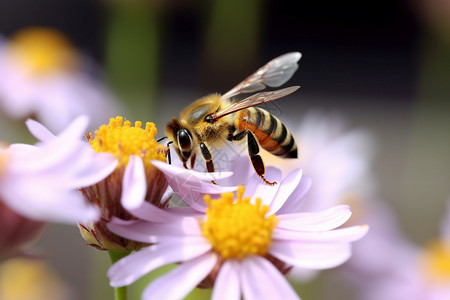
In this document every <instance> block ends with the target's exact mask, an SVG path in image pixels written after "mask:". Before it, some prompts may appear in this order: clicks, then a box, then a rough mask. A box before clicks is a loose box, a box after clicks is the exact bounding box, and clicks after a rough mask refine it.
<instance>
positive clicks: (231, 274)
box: [211, 259, 241, 300]
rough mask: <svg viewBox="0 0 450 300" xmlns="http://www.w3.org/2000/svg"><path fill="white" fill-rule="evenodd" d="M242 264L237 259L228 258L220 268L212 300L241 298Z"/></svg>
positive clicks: (238, 299) (235, 299) (236, 299)
mask: <svg viewBox="0 0 450 300" xmlns="http://www.w3.org/2000/svg"><path fill="white" fill-rule="evenodd" d="M240 273H241V264H240V262H238V261H237V260H234V259H228V260H226V261H225V262H224V263H223V265H222V267H221V268H220V271H219V274H218V275H217V278H216V282H215V284H214V289H213V293H212V297H211V299H212V300H221V299H227V300H240V299H241V284H240V280H241V279H240Z"/></svg>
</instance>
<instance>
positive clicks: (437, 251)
mask: <svg viewBox="0 0 450 300" xmlns="http://www.w3.org/2000/svg"><path fill="white" fill-rule="evenodd" d="M422 266H423V268H424V270H425V274H426V275H427V276H428V278H430V279H431V280H432V281H433V282H435V283H439V282H441V283H446V284H449V283H450V244H449V243H448V242H447V243H445V241H442V240H435V241H432V242H431V243H430V244H429V245H428V246H427V247H426V248H425V251H424V252H423V253H422Z"/></svg>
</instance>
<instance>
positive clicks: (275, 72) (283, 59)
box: [222, 52, 302, 99]
mask: <svg viewBox="0 0 450 300" xmlns="http://www.w3.org/2000/svg"><path fill="white" fill-rule="evenodd" d="M301 57H302V54H301V53H300V52H290V53H286V54H284V55H281V56H279V57H277V58H274V59H272V60H271V61H269V62H268V63H267V64H265V65H264V66H263V67H261V68H259V69H258V71H256V72H255V73H253V74H252V75H250V76H249V77H247V78H246V79H245V80H244V81H242V82H241V83H239V84H238V85H237V86H235V87H234V88H232V89H231V90H230V91H228V92H227V93H226V94H224V95H223V96H222V97H223V98H224V99H228V98H231V97H233V96H236V95H239V94H244V93H254V92H257V91H261V90H263V89H265V88H266V87H267V86H269V87H278V86H280V85H282V84H283V83H285V82H286V81H288V80H289V78H291V77H292V75H293V74H294V72H295V71H296V70H297V68H298V65H297V62H298V61H299V59H300V58H301Z"/></svg>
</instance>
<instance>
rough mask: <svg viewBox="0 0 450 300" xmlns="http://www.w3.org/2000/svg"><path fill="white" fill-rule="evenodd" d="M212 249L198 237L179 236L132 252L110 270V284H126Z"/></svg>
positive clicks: (114, 285)
mask: <svg viewBox="0 0 450 300" xmlns="http://www.w3.org/2000/svg"><path fill="white" fill-rule="evenodd" d="M210 249H211V245H210V244H209V243H206V242H199V241H198V239H197V238H189V237H188V238H179V239H177V240H173V241H172V242H171V243H164V244H156V245H151V246H148V247H147V248H143V249H142V250H139V251H138V252H135V253H132V254H130V255H128V256H126V257H124V258H122V259H121V260H119V261H118V262H116V263H115V264H114V265H113V266H112V267H111V268H109V270H108V273H107V275H108V277H109V279H110V285H111V286H113V287H118V286H126V285H129V284H131V283H133V282H135V281H136V280H137V279H139V278H140V277H142V276H143V275H145V274H147V273H149V272H151V271H153V270H154V269H156V268H159V267H161V266H164V265H166V264H170V263H174V262H183V261H186V260H190V259H193V258H195V257H198V256H200V255H202V254H204V253H206V252H208V251H209V250H210Z"/></svg>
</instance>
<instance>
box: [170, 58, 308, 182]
mask: <svg viewBox="0 0 450 300" xmlns="http://www.w3.org/2000/svg"><path fill="white" fill-rule="evenodd" d="M300 58H301V54H300V53H299V52H292V53H287V54H284V55H282V56H279V57H277V58H275V59H273V60H271V61H270V62H268V63H267V64H266V65H264V66H263V67H261V68H259V69H258V70H257V71H256V72H255V73H253V74H252V75H250V76H249V77H247V78H246V79H245V80H244V81H242V82H241V83H239V84H238V85H236V86H235V87H234V88H232V89H231V90H230V91H228V92H227V93H225V94H224V95H219V94H212V95H209V96H206V97H203V98H200V99H198V100H197V101H195V102H193V103H192V104H191V105H189V106H188V107H186V108H185V109H184V110H183V111H182V112H181V113H180V119H176V118H173V119H172V120H171V121H170V122H169V123H168V124H167V125H166V135H167V137H168V138H169V140H170V142H169V144H170V143H173V145H174V149H175V151H176V153H177V155H178V156H179V158H180V159H181V161H182V162H183V166H184V167H185V168H186V169H187V165H186V162H187V161H188V160H189V159H190V165H191V168H193V166H194V163H195V159H196V156H197V153H198V152H199V153H200V154H201V155H202V157H203V159H204V160H205V162H206V169H207V171H208V172H214V162H213V158H212V155H211V151H210V150H209V149H210V147H215V148H220V147H221V146H223V143H224V142H225V141H240V140H242V139H244V138H247V147H248V154H249V156H250V160H251V162H252V165H253V168H254V169H255V172H256V173H257V174H258V175H259V177H261V179H262V180H263V181H264V182H265V183H266V184H270V185H274V184H276V182H270V181H268V180H267V179H266V178H265V177H264V174H265V167H264V162H263V160H262V158H261V156H260V155H259V147H260V146H261V147H262V148H264V149H265V150H267V151H268V152H269V153H271V154H273V155H277V156H281V157H284V158H297V145H296V143H295V141H294V137H293V136H292V134H291V133H290V131H289V130H288V129H287V128H286V126H285V125H284V124H283V123H282V122H281V121H280V120H279V119H278V118H276V117H275V116H273V115H272V114H270V113H269V112H268V111H266V110H264V109H261V108H258V107H254V106H257V105H260V104H262V103H266V102H269V101H273V100H275V99H278V98H281V97H285V96H287V95H289V94H291V93H293V92H294V91H296V90H297V89H298V88H299V86H292V87H288V88H284V89H279V90H274V91H265V92H258V91H262V90H264V89H265V88H266V87H279V86H281V85H282V84H284V83H285V82H286V81H288V80H289V79H290V78H291V76H292V75H293V74H294V72H295V71H296V70H297V67H298V65H297V62H298V61H299V60H300ZM255 92H258V93H255ZM249 93H254V94H252V95H250V96H248V97H246V98H244V99H243V100H237V99H236V98H238V97H237V96H239V95H243V94H249ZM241 98H242V96H241Z"/></svg>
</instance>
